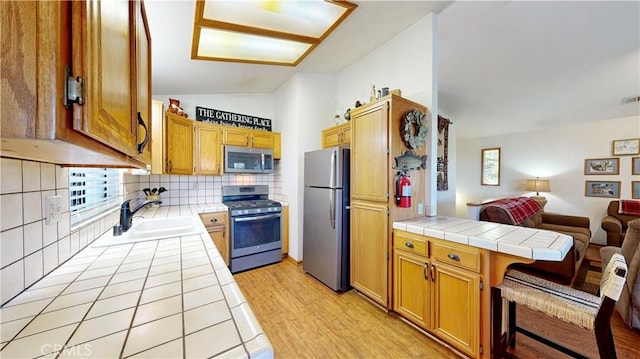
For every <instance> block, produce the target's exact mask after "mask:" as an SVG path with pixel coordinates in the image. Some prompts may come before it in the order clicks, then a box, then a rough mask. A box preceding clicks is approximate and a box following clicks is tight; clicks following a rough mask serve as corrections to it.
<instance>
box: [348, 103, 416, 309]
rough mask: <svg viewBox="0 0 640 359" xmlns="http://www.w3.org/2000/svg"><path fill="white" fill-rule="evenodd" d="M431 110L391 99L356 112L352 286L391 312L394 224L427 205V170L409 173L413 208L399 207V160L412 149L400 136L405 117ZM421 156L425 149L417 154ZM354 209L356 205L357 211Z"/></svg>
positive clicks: (353, 119)
mask: <svg viewBox="0 0 640 359" xmlns="http://www.w3.org/2000/svg"><path fill="white" fill-rule="evenodd" d="M414 109H417V110H419V111H421V112H422V113H425V115H426V116H428V111H427V109H426V107H424V106H422V105H420V104H417V103H414V102H411V101H409V100H407V99H404V98H402V97H399V96H397V95H388V96H385V97H383V98H381V99H379V100H377V101H374V102H371V103H369V104H366V105H364V106H360V107H358V108H356V109H354V110H352V111H351V121H350V126H351V188H350V191H351V244H350V246H351V258H350V259H351V285H352V286H353V287H354V288H356V289H358V290H359V291H360V292H361V293H363V294H364V295H366V296H367V297H369V299H371V300H373V301H374V302H376V303H378V304H380V305H381V306H383V307H385V309H392V305H393V301H391V300H390V299H389V298H388V297H389V293H390V292H392V282H393V280H392V279H393V266H392V261H391V260H390V258H392V257H393V254H392V232H391V228H392V222H393V221H398V220H402V219H408V218H415V217H418V216H420V215H421V214H422V213H420V212H419V210H418V209H419V208H422V207H423V206H424V198H425V193H426V189H425V171H424V170H420V171H417V170H412V171H410V172H409V175H410V177H411V182H412V184H413V186H412V206H411V207H408V208H402V207H398V205H397V204H396V202H395V181H396V175H397V170H394V169H393V168H392V166H393V165H394V164H395V157H398V156H401V155H403V154H404V153H405V151H407V150H408V148H406V147H405V145H404V142H403V140H402V136H401V134H400V128H401V124H402V122H403V118H404V116H405V115H406V114H408V113H410V112H411V111H412V110H414ZM414 151H415V152H416V154H417V155H418V156H422V155H423V154H425V153H426V146H425V145H423V146H422V147H420V148H418V149H415V150H414ZM354 204H355V206H354Z"/></svg>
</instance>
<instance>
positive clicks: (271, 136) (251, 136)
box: [222, 126, 280, 159]
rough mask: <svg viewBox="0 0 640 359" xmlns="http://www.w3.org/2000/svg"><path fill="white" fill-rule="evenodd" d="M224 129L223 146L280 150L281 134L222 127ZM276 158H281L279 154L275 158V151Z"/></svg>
mask: <svg viewBox="0 0 640 359" xmlns="http://www.w3.org/2000/svg"><path fill="white" fill-rule="evenodd" d="M222 128H223V130H222V144H223V145H229V146H242V147H255V148H270V149H276V148H278V149H279V148H280V134H279V133H277V134H276V133H274V132H269V131H262V130H251V129H248V128H242V127H230V126H222ZM276 141H277V143H276ZM274 158H276V159H279V158H280V156H279V154H278V156H275V151H274Z"/></svg>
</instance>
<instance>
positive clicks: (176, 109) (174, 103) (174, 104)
mask: <svg viewBox="0 0 640 359" xmlns="http://www.w3.org/2000/svg"><path fill="white" fill-rule="evenodd" d="M167 111H169V112H171V113H175V114H176V115H178V116H182V117H189V115H188V114H187V113H186V112H184V110H183V109H182V107H180V100H177V99H175V98H170V99H169V109H168V110H167Z"/></svg>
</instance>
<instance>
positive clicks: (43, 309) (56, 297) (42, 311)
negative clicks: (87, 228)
mask: <svg viewBox="0 0 640 359" xmlns="http://www.w3.org/2000/svg"><path fill="white" fill-rule="evenodd" d="M103 253H104V251H103ZM100 255H102V253H101V254H100ZM100 255H98V256H97V257H96V258H95V259H94V260H93V261H92V262H91V263H90V264H89V265H87V267H86V268H85V269H83V270H82V271H81V272H79V273H78V275H77V276H76V277H75V278H74V279H73V280H72V281H71V282H69V283H68V284H67V285H66V286H65V287H64V289H62V290H61V291H60V293H58V294H57V295H55V296H53V297H50V298H45V299H51V301H50V302H49V303H47V305H45V306H44V308H42V310H40V311H39V312H38V313H37V314H36V315H34V316H32V318H31V319H30V320H29V321H28V322H27V324H25V325H24V326H23V327H22V329H20V330H19V331H18V332H17V333H16V334H15V335H14V336H13V337H12V338H11V339H9V340H8V341H7V342H6V344H5V345H4V346H2V347H1V348H0V352H1V351H2V350H4V349H5V348H6V347H7V346H8V345H9V344H11V342H13V341H14V340H16V337H17V336H18V335H19V334H20V333H22V331H23V330H24V329H25V328H26V327H28V326H29V324H31V323H32V322H33V321H34V320H35V319H36V318H37V317H38V316H40V315H41V314H43V313H44V311H45V310H46V309H47V308H48V307H49V306H50V305H51V303H53V302H54V301H55V300H56V299H58V298H59V297H60V295H61V294H62V293H63V292H64V291H65V290H67V289H68V288H69V287H70V286H71V285H72V284H73V283H75V281H76V279H78V278H79V277H80V276H81V275H82V274H83V273H84V272H85V271H86V270H87V268H89V266H90V265H91V264H93V263H94V262H95V261H96V260H97V259H98V257H100ZM74 256H75V255H74ZM71 258H73V257H71ZM71 258H69V259H68V260H67V261H66V262H68V261H69V260H71ZM66 262H65V263H66ZM63 264H64V263H63ZM42 279H44V277H42V278H40V279H39V280H38V281H36V282H35V283H33V284H32V285H31V286H29V288H31V287H32V286H34V285H35V284H36V283H38V282H40V281H41V280H42ZM29 288H27V289H29ZM44 288H47V287H44ZM27 289H25V290H24V291H22V292H20V293H24V292H25V291H26V290H27ZM14 298H15V297H14ZM14 298H12V299H11V300H13V299H14ZM11 300H10V301H11ZM10 301H9V302H10ZM35 301H37V300H34V301H31V302H25V303H23V304H26V303H32V302H35ZM94 302H95V301H94ZM61 309H63V308H61ZM61 309H58V310H61ZM90 309H91V307H89V310H90ZM52 312H54V311H52ZM87 313H88V311H87ZM85 316H86V313H85ZM83 318H84V317H83ZM22 319H24V318H22ZM81 322H82V319H81V320H80V322H79V323H81ZM70 324H74V323H70ZM58 328H61V327H56V328H51V329H48V330H44V331H42V332H37V333H33V334H31V335H28V336H25V337H24V338H28V337H30V336H33V335H36V334H40V333H44V332H46V331H49V330H52V329H58ZM76 329H77V328H76ZM74 332H75V331H74ZM67 340H68V339H67Z"/></svg>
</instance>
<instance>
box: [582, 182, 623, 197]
mask: <svg viewBox="0 0 640 359" xmlns="http://www.w3.org/2000/svg"><path fill="white" fill-rule="evenodd" d="M584 195H585V197H601V198H620V181H585V183H584Z"/></svg>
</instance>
